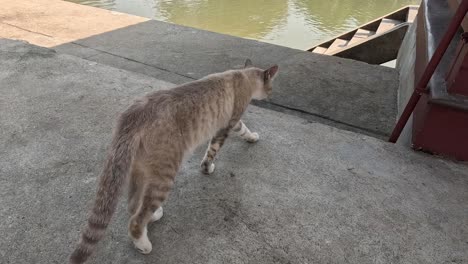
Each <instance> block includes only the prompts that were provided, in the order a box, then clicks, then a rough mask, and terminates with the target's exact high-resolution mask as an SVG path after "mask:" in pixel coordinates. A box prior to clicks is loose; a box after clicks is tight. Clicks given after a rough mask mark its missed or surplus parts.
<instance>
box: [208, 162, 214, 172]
mask: <svg viewBox="0 0 468 264" xmlns="http://www.w3.org/2000/svg"><path fill="white" fill-rule="evenodd" d="M214 169H215V165H214V163H211V164H210V167H208V174H211V173H213V172H214Z"/></svg>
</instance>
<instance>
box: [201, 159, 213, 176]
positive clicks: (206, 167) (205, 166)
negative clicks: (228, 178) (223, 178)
mask: <svg viewBox="0 0 468 264" xmlns="http://www.w3.org/2000/svg"><path fill="white" fill-rule="evenodd" d="M214 170H215V165H214V163H213V162H208V161H202V164H201V171H202V172H203V173H204V174H211V173H213V171H214Z"/></svg>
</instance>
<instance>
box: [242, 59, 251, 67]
mask: <svg viewBox="0 0 468 264" xmlns="http://www.w3.org/2000/svg"><path fill="white" fill-rule="evenodd" d="M252 66H253V65H252V61H251V60H250V59H246V60H245V65H244V68H249V67H252Z"/></svg>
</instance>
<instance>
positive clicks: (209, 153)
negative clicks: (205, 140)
mask: <svg viewBox="0 0 468 264" xmlns="http://www.w3.org/2000/svg"><path fill="white" fill-rule="evenodd" d="M229 130H230V129H229V128H223V129H221V130H219V131H218V132H217V133H216V135H215V136H214V137H213V138H212V139H211V141H210V144H209V146H208V149H207V150H206V153H205V157H204V158H203V161H202V163H201V165H200V167H201V171H202V172H203V173H204V174H211V173H213V171H214V169H215V165H214V159H215V157H216V154H217V153H218V151H219V149H221V147H222V146H223V144H224V141H225V140H226V138H227V137H228V135H229Z"/></svg>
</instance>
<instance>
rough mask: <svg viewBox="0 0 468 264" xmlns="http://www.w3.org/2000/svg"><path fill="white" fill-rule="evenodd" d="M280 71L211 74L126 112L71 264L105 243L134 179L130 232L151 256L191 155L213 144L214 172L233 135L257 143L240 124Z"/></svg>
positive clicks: (208, 158) (210, 166)
mask: <svg viewBox="0 0 468 264" xmlns="http://www.w3.org/2000/svg"><path fill="white" fill-rule="evenodd" d="M277 72H278V66H277V65H275V66H273V67H271V68H269V69H267V70H262V69H259V68H255V67H253V66H252V62H251V61H250V60H247V61H246V63H245V68H244V69H241V70H229V71H226V72H222V73H217V74H211V75H208V76H206V77H204V78H203V79H200V80H197V81H193V82H190V83H186V84H183V85H181V86H178V87H176V88H173V89H170V90H163V91H157V92H153V93H150V94H148V95H146V96H145V97H143V98H142V99H140V100H137V101H136V102H135V103H134V104H132V105H131V106H130V107H129V108H128V109H127V110H126V111H125V112H123V113H122V114H121V115H120V117H119V120H118V123H117V127H116V129H115V131H114V135H113V140H112V143H111V146H110V149H109V154H108V156H107V159H106V162H105V166H104V169H103V172H102V174H101V176H100V182H99V186H98V190H97V194H96V200H95V202H94V206H93V208H92V210H91V212H90V215H89V218H88V223H87V226H86V228H85V229H84V230H83V232H82V233H81V238H80V241H79V243H78V246H77V247H76V249H75V251H74V252H73V253H72V255H71V256H70V263H73V264H78V263H84V262H85V261H86V260H87V259H88V257H89V256H90V255H91V254H92V252H93V250H94V248H95V247H96V244H97V242H98V241H99V240H101V239H102V238H103V237H104V233H105V229H106V228H107V226H108V225H109V222H110V220H111V217H112V214H113V213H114V211H115V209H116V206H117V201H118V196H119V194H120V192H121V189H122V186H123V185H124V183H126V182H127V181H128V185H129V187H128V189H129V194H128V209H129V211H130V214H131V218H130V221H129V224H128V232H129V236H130V238H131V239H132V240H133V243H134V245H135V247H136V248H137V249H138V250H139V251H140V252H141V253H143V254H148V253H150V252H151V249H152V245H151V242H150V241H149V239H148V236H147V227H146V226H147V224H148V223H149V222H152V221H156V220H159V219H160V218H161V217H162V215H163V209H162V207H161V204H162V203H163V202H164V200H166V198H167V196H168V194H169V191H170V189H171V188H172V186H173V184H174V177H175V176H176V174H177V171H178V169H179V167H180V165H181V163H182V160H183V158H184V157H185V156H187V155H188V154H190V153H191V152H192V151H193V150H194V149H195V148H196V147H197V146H198V145H200V144H201V143H203V142H206V141H207V140H209V139H211V140H210V143H209V147H208V149H207V151H206V154H205V156H204V158H203V161H202V162H201V171H202V172H203V173H206V174H211V173H212V172H213V171H214V168H215V165H214V163H213V161H214V159H215V156H216V153H217V152H218V151H219V149H220V148H221V147H222V146H223V143H224V141H225V139H226V138H227V137H228V134H229V133H230V132H231V131H232V132H233V133H235V134H237V135H239V136H240V137H242V138H243V139H245V140H246V141H248V142H256V141H257V140H258V134H257V133H252V132H250V130H249V129H248V128H247V127H246V126H245V124H244V123H243V122H242V120H241V116H242V114H243V113H244V111H245V110H246V108H247V106H248V105H249V103H250V101H251V100H252V98H254V99H264V98H266V97H267V96H269V95H270V94H271V92H272V81H273V79H274V77H275V76H276V74H277Z"/></svg>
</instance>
